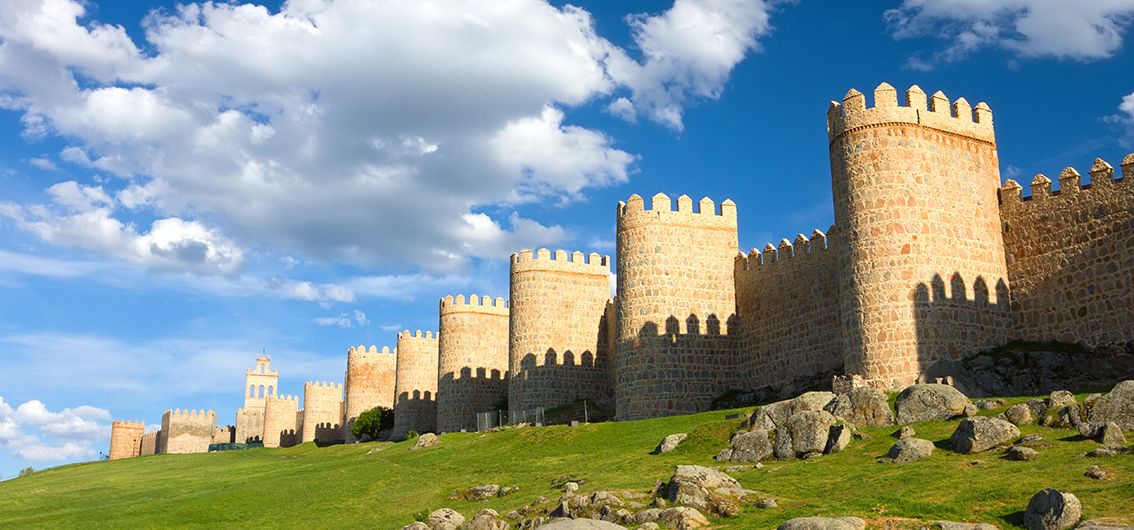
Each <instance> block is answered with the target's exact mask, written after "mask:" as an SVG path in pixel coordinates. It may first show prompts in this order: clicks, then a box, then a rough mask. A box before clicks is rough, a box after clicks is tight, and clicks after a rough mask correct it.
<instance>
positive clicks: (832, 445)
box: [823, 423, 852, 455]
mask: <svg viewBox="0 0 1134 530" xmlns="http://www.w3.org/2000/svg"><path fill="white" fill-rule="evenodd" d="M851 430H852V429H851V426H850V425H848V424H846V423H842V424H838V425H832V426H831V430H830V432H829V434H828V436H827V447H826V448H824V449H823V452H824V453H825V454H829V455H831V454H835V453H838V452H839V451H842V450H843V449H846V448H847V445H850V441H851Z"/></svg>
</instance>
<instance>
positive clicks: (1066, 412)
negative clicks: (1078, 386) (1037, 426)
mask: <svg viewBox="0 0 1134 530" xmlns="http://www.w3.org/2000/svg"><path fill="white" fill-rule="evenodd" d="M1076 404H1077V403H1076V401H1075V395H1074V394H1072V393H1070V392H1068V391H1066V390H1056V391H1055V392H1052V393H1051V397H1049V398H1047V411H1046V412H1044V415H1043V418H1042V419H1041V420H1040V423H1041V424H1043V425H1046V426H1048V427H1056V428H1061V429H1066V428H1068V427H1071V426H1072V425H1071V416H1070V415H1071V408H1072V407H1075V406H1076Z"/></svg>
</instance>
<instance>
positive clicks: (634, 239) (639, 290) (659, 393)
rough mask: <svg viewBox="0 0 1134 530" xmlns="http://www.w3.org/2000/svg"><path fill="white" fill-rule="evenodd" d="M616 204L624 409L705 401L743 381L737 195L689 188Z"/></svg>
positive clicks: (639, 412) (619, 397)
mask: <svg viewBox="0 0 1134 530" xmlns="http://www.w3.org/2000/svg"><path fill="white" fill-rule="evenodd" d="M651 202H652V204H651V208H650V209H646V207H645V204H644V201H643V200H642V198H641V197H639V196H638V195H632V196H631V197H630V198H629V199H628V200H627V201H626V202H625V203H622V202H619V204H618V223H617V239H618V300H617V304H616V305H617V345H618V355H617V356H616V358H617V363H618V364H617V369H616V373H617V381H616V382H615V399H616V402H617V410H618V412H617V418H618V419H620V420H632V419H638V418H653V417H658V416H668V415H673V414H686V413H691V412H699V411H704V410H708V407H709V404H710V402H711V401H712V400H713V398H715V397H717V396H719V395H720V394H721V393H723V392H725V391H726V390H729V389H733V388H743V387H744V386H745V385H746V382H744V381H741V380H740V377H739V374H740V372H741V370H740V362H739V360H738V358H739V356H738V354H737V350H736V342H737V341H736V336H735V334H734V333H733V331H734V330H732V329H730V327H735V326H734V323H735V315H736V297H735V286H734V283H733V268H734V263H733V262H734V259H735V257H736V254H737V249H738V242H737V230H736V205H735V204H734V203H733V202H732V201H731V200H726V201H724V202H723V203H721V206H720V212H719V213H718V212H717V208H716V204H715V203H714V202H713V201H712V200H711V199H709V198H705V199H702V200H701V201H700V202H699V203H698V205H697V206H698V208H697V210H696V211H694V208H693V201H692V199H690V198H689V197H687V196H685V195H682V196H681V197H679V198H678V199H677V209H676V210H674V209H673V201H672V199H670V198H669V197H668V196H666V195H665V194H662V193H659V194H657V195H654V196H653V198H652V201H651Z"/></svg>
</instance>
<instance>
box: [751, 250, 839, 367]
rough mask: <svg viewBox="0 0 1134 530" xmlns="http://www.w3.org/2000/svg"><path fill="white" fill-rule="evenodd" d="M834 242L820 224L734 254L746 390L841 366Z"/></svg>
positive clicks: (837, 252) (837, 266) (837, 275)
mask: <svg viewBox="0 0 1134 530" xmlns="http://www.w3.org/2000/svg"><path fill="white" fill-rule="evenodd" d="M839 250H840V249H839V248H838V240H837V239H835V236H834V234H832V237H828V236H827V234H824V233H823V232H821V231H819V230H815V231H814V232H812V233H811V238H810V239H809V238H807V237H806V236H804V235H803V234H799V235H798V236H796V238H795V242H794V243H792V242H789V241H788V240H786V239H784V240H782V241H780V246H779V248H777V247H774V246H772V244H771V243H768V244H767V245H766V246H765V247H764V251H763V252H760V251H758V250H756V249H752V251H751V252H750V253H748V255H744V254H741V255H738V256H737V257H736V262H735V266H736V271H735V274H736V307H737V316H738V317H739V320H740V355H741V357H742V359H743V360H744V362H745V367H744V371H743V373H745V374H746V375H747V377H748V384H747V385H746V386H747V387H748V388H750V389H752V388H762V387H771V386H783V385H787V386H793V383H794V382H796V381H799V380H801V379H806V378H809V377H813V376H815V375H816V374H825V373H835V372H841V371H842V366H843V355H842V349H843V337H842V328H840V327H839V325H838V323H839V322H840V318H839V304H838V303H837V300H838V290H839V281H838V278H839V273H840V269H839V262H838V255H839Z"/></svg>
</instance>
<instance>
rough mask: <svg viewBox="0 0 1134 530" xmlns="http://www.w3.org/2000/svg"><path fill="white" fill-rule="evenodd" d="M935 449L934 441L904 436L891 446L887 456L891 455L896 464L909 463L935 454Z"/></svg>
mask: <svg viewBox="0 0 1134 530" xmlns="http://www.w3.org/2000/svg"><path fill="white" fill-rule="evenodd" d="M933 449H934V446H933V442H931V441H929V440H923V439H921V438H903V439H901V440H898V442H897V443H895V444H894V445H893V446H891V447H890V451H889V452H887V453H886V456H888V457H890V459H891V460H893V461H894V463H895V464H908V463H910V462H916V461H918V460H924V459H926V458H929V456H930V455H932V454H933Z"/></svg>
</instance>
